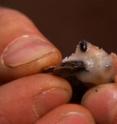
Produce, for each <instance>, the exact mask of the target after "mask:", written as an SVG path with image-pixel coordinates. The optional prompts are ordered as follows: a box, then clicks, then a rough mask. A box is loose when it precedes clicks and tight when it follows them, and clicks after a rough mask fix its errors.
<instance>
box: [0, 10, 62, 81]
mask: <svg viewBox="0 0 117 124" xmlns="http://www.w3.org/2000/svg"><path fill="white" fill-rule="evenodd" d="M0 27H1V28H0V38H1V40H0V81H9V80H13V79H16V78H19V77H22V76H25V75H29V74H33V73H36V72H39V71H41V70H42V69H43V68H45V67H48V66H50V65H56V64H57V63H59V62H60V60H61V54H60V52H59V51H58V49H57V48H55V46H54V45H52V44H51V43H50V42H49V41H48V40H47V39H46V38H45V37H44V36H43V35H42V34H41V33H40V32H39V31H38V30H37V28H36V27H35V26H34V24H33V23H32V22H31V21H30V20H29V19H28V18H27V17H25V16H24V15H23V14H21V13H20V12H17V11H15V10H11V9H6V8H1V9H0Z"/></svg>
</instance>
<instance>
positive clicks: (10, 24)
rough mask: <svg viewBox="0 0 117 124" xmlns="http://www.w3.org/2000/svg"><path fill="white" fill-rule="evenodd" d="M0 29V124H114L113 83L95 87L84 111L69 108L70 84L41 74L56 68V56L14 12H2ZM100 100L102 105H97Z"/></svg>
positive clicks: (73, 106)
mask: <svg viewBox="0 0 117 124" xmlns="http://www.w3.org/2000/svg"><path fill="white" fill-rule="evenodd" d="M0 27H1V28H0V38H1V40H0V56H1V57H0V82H1V86H0V124H73V123H74V124H77V123H78V124H95V122H94V119H96V122H98V123H99V124H115V123H116V115H117V109H116V108H117V107H116V102H117V101H116V97H114V96H116V95H117V90H116V89H117V88H116V87H117V86H116V83H115V84H107V85H102V86H100V87H98V93H97V94H96V93H95V95H94V92H95V90H94V89H92V90H90V91H88V93H86V95H85V96H84V98H83V100H82V105H77V104H70V103H69V100H70V98H71V95H72V90H71V87H70V85H69V83H68V82H67V81H66V80H64V79H62V78H60V77H56V76H53V75H50V74H42V73H39V71H40V72H41V70H42V69H43V68H47V67H48V66H52V65H56V64H58V63H60V61H61V53H60V52H59V50H58V49H57V48H56V47H55V46H54V45H52V44H51V43H50V42H49V41H48V40H47V39H46V38H45V37H44V36H43V35H42V34H41V33H40V31H39V30H38V29H37V28H36V27H35V26H34V24H33V23H32V22H31V21H30V20H29V19H28V18H27V17H26V16H24V15H23V14H22V13H20V12H17V11H15V10H11V9H7V8H0ZM27 36H28V38H27ZM22 37H23V39H21V38H22ZM18 39H19V40H18ZM26 39H27V40H26ZM35 39H36V40H35ZM22 41H24V42H22ZM35 41H36V42H35ZM37 41H38V42H37ZM23 43H26V44H23ZM35 43H36V45H35ZM14 44H15V45H14ZM22 44H23V45H22ZM35 49H36V51H35ZM38 50H39V51H38ZM19 51H20V52H19ZM36 52H38V53H36ZM27 54H28V55H27ZM32 55H34V56H32ZM53 59H54V62H53ZM110 85H111V86H110ZM104 94H107V96H106V97H103V96H104ZM102 98H103V101H106V102H103V103H102V104H101V100H102ZM96 99H98V100H97V101H96ZM109 101H111V103H110V104H107V102H109ZM93 103H95V104H94V105H91V104H93ZM98 104H99V105H98ZM83 106H84V107H83ZM101 106H105V107H104V108H103V109H99V108H100V107H101ZM87 108H88V109H87ZM108 108H110V109H108ZM111 108H112V109H111ZM92 110H93V111H92ZM104 111H105V112H106V113H104V114H103V119H102V116H100V114H101V113H102V112H104ZM107 117H108V120H107Z"/></svg>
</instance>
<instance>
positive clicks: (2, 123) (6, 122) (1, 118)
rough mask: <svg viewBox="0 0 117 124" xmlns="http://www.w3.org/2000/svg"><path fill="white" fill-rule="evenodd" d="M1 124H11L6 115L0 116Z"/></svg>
mask: <svg viewBox="0 0 117 124" xmlns="http://www.w3.org/2000/svg"><path fill="white" fill-rule="evenodd" d="M0 124H10V123H9V121H8V120H7V119H6V118H5V117H3V116H0Z"/></svg>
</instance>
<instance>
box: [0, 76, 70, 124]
mask: <svg viewBox="0 0 117 124" xmlns="http://www.w3.org/2000/svg"><path fill="white" fill-rule="evenodd" d="M71 93H72V91H71V87H70V86H69V84H68V82H67V81H66V80H64V79H62V78H59V77H56V76H53V75H48V74H39V75H33V76H28V77H24V78H21V79H18V80H15V81H12V82H10V83H8V84H5V85H3V86H1V87H0V98H1V99H0V109H1V112H3V113H4V114H3V116H4V117H6V118H7V120H10V122H11V123H12V124H26V123H28V124H32V123H34V122H35V121H36V120H37V119H39V118H40V117H41V116H42V115H44V114H45V113H47V112H48V111H50V110H52V109H54V108H55V107H57V106H59V105H61V104H64V103H67V102H68V101H69V100H70V97H71ZM1 112H0V113H1ZM19 113H20V114H19Z"/></svg>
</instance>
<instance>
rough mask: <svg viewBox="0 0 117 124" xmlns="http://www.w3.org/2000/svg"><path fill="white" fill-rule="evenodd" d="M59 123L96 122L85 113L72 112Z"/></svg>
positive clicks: (90, 123)
mask: <svg viewBox="0 0 117 124" xmlns="http://www.w3.org/2000/svg"><path fill="white" fill-rule="evenodd" d="M57 124H94V123H92V122H91V121H90V120H88V118H87V117H86V116H85V115H84V114H83V113H78V112H70V113H68V114H67V115H66V116H65V117H64V118H62V119H61V120H59V122H58V123H57Z"/></svg>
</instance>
